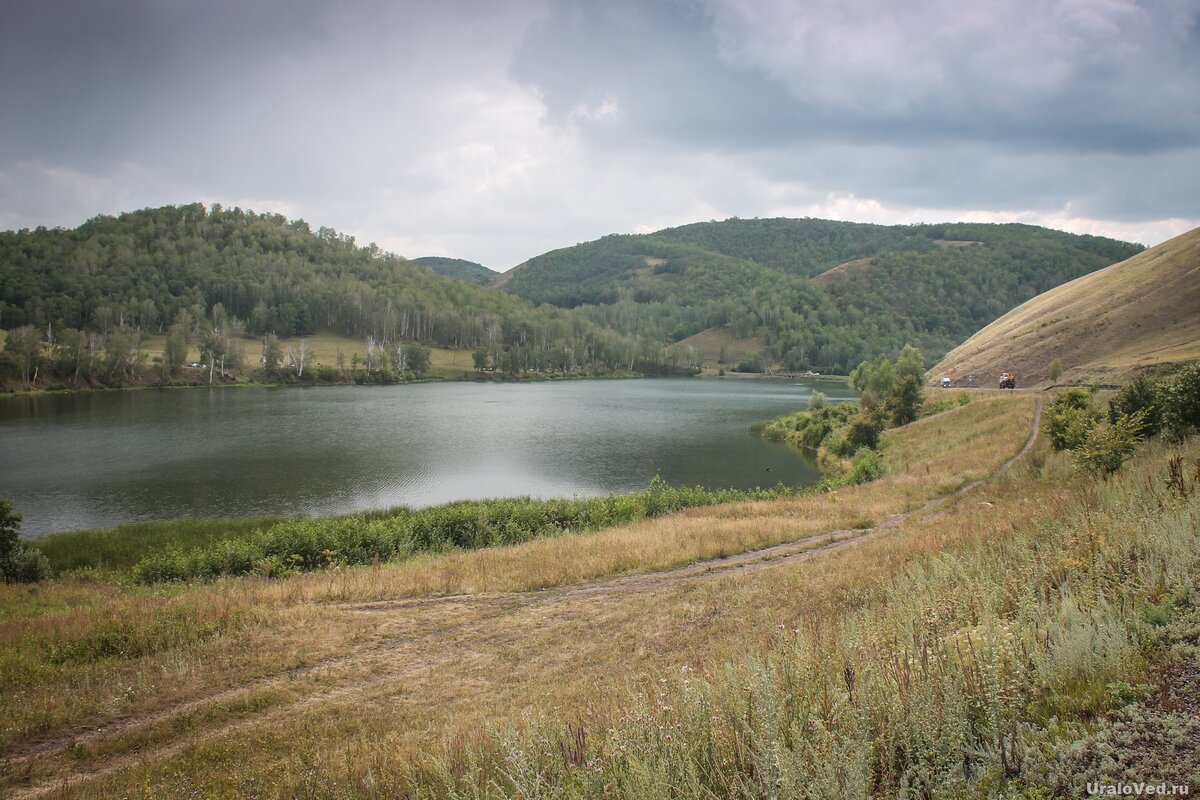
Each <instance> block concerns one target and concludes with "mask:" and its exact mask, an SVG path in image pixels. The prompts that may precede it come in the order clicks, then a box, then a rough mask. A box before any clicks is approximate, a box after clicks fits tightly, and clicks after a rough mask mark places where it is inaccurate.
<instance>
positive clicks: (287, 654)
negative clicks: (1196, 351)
mask: <svg viewBox="0 0 1200 800" xmlns="http://www.w3.org/2000/svg"><path fill="white" fill-rule="evenodd" d="M1033 409H1034V398H1033V397H1031V396H1020V395H1017V396H1011V395H996V396H994V397H990V398H980V399H978V400H976V401H975V402H972V403H971V404H970V405H968V406H966V407H964V408H960V409H955V410H954V411H950V412H946V413H945V414H942V415H939V416H937V417H933V418H930V419H927V420H923V421H922V422H921V423H918V424H917V425H914V426H910V427H909V428H907V429H903V430H901V431H896V432H893V433H892V434H889V445H888V449H887V456H886V458H887V461H888V464H889V467H890V469H891V473H890V474H889V477H888V478H886V479H885V480H883V481H880V482H878V483H876V484H872V485H867V486H860V487H854V488H853V489H845V490H841V491H839V492H838V493H837V494H836V495H832V496H820V497H810V498H798V499H794V500H781V501H774V502H770V503H737V504H731V505H728V506H722V507H716V508H709V509H694V510H692V511H689V512H687V513H684V514H680V515H676V516H674V517H670V518H665V519H659V520H652V521H648V522H644V523H638V524H635V525H630V526H627V527H625V528H621V529H616V530H610V531H603V532H600V533H596V534H592V535H582V536H572V537H565V538H562V539H555V540H547V541H539V542H531V543H527V544H524V545H520V546H517V547H512V548H504V549H497V550H488V551H478V552H474V553H456V554H451V555H448V556H444V557H441V558H431V559H425V560H421V561H414V562H409V563H405V564H399V565H387V566H380V567H368V568H361V569H354V570H348V571H344V572H336V571H334V572H328V573H322V574H314V575H306V576H301V577H298V578H294V579H288V580H279V581H267V580H260V579H244V580H231V581H227V582H222V583H219V584H215V585H207V586H197V587H190V588H184V587H180V588H178V589H174V590H171V591H170V592H168V593H167V595H166V596H159V594H158V593H156V592H153V591H150V590H132V589H119V588H116V587H110V586H102V585H100V586H97V585H85V584H78V583H50V584H47V585H46V586H43V587H39V588H37V589H35V590H33V591H34V593H35V595H36V597H31V596H28V595H26V594H25V593H26V592H28V591H29V590H28V589H25V588H21V587H7V586H6V587H2V590H0V620H2V621H0V643H6V644H8V645H10V646H11V645H13V644H14V643H16V644H19V645H20V646H21V647H24V648H28V649H31V650H33V649H39V648H45V647H46V646H47V645H48V643H70V642H72V641H78V640H87V639H88V637H89V636H93V635H94V632H95V630H96V629H97V628H101V629H103V627H104V625H105V624H107V623H108V622H110V621H111V620H125V621H127V622H128V623H129V626H130V628H131V629H135V630H141V629H146V628H153V627H154V626H155V625H156V624H158V622H160V621H162V620H164V619H166V620H172V619H175V620H178V619H186V620H188V621H189V623H190V626H191V627H192V628H193V629H195V628H197V627H198V626H203V625H205V624H210V623H211V624H214V625H216V627H217V628H218V633H216V634H215V635H213V636H210V637H207V638H204V639H202V640H199V641H192V642H189V641H188V640H187V636H186V635H185V634H179V636H180V640H179V646H177V647H173V646H169V647H167V648H166V649H163V650H161V651H158V652H152V653H149V654H147V655H139V656H134V657H121V656H119V655H117V656H113V657H109V658H105V659H102V660H98V661H93V662H89V663H84V664H75V665H73V664H70V663H67V664H62V665H59V666H57V667H52V668H48V669H44V670H43V671H42V672H40V673H36V674H30V675H27V676H24V678H23V679H18V680H17V681H16V682H15V685H14V684H8V683H6V684H5V685H4V687H3V693H2V694H0V707H3V708H5V709H7V711H5V712H4V718H3V719H4V728H3V735H2V738H0V741H3V742H4V744H5V747H6V749H7V750H8V751H9V754H10V757H12V758H11V759H10V761H9V763H8V765H7V766H6V767H5V768H4V769H3V771H2V772H0V786H6V787H7V788H8V789H9V790H10V791H11V792H14V793H16V796H26V795H28V796H34V795H36V793H37V791H36V790H37V788H38V787H48V788H53V787H54V786H55V785H56V782H57V781H58V780H60V779H62V778H63V777H65V776H70V775H76V776H78V775H80V774H83V773H87V772H89V771H93V770H101V771H102V773H101V775H100V776H99V778H98V779H97V780H95V781H92V782H88V783H82V784H80V785H79V786H78V787H76V788H75V789H73V790H72V791H70V792H69V793H68V794H69V795H71V796H81V797H108V796H114V795H118V796H119V795H120V794H126V793H140V789H141V788H143V787H144V786H145V785H147V784H148V785H150V786H152V787H154V788H155V790H156V791H159V792H162V791H168V790H170V791H175V790H176V789H178V786H179V781H180V780H181V779H180V778H178V777H174V776H177V775H182V776H186V779H185V782H186V783H188V784H190V785H194V786H196V787H198V788H199V789H200V790H201V792H202V793H203V794H227V793H245V794H250V793H253V791H251V789H253V788H254V787H263V786H267V785H271V784H272V783H276V782H278V781H279V780H281V779H283V780H284V782H285V783H286V782H289V781H301V782H302V781H303V775H304V773H305V770H308V769H312V768H314V765H317V766H319V768H321V769H331V768H335V767H336V769H337V770H346V769H355V768H357V767H361V766H364V765H366V764H369V763H372V762H373V761H380V763H382V762H387V763H388V764H391V765H393V766H394V762H395V761H396V759H397V758H401V757H409V756H413V755H415V754H418V753H419V752H421V751H424V750H427V749H429V748H431V747H433V748H435V749H436V747H437V746H439V743H440V742H442V741H443V740H444V739H445V737H455V736H460V737H465V738H470V737H472V736H474V735H476V734H478V732H479V731H480V730H482V729H484V727H486V726H487V725H489V724H492V723H497V724H498V723H513V722H517V723H519V722H520V721H521V720H523V719H532V718H533V717H536V716H537V715H539V714H542V713H552V712H553V713H556V714H558V715H559V716H561V717H567V718H571V719H584V718H587V719H593V720H599V719H603V718H604V717H605V715H606V714H609V713H611V709H613V708H614V707H617V706H619V705H621V704H622V702H623V701H624V700H625V699H626V698H627V697H628V691H629V689H630V688H631V687H634V688H636V687H643V688H645V687H648V686H649V685H650V683H649V682H651V681H652V680H654V679H655V676H656V675H658V674H660V672H661V671H662V670H675V671H678V670H679V669H680V667H681V665H683V664H687V665H689V666H691V667H695V668H697V669H701V670H702V669H704V668H705V666H704V665H706V664H712V663H719V662H720V660H721V659H723V658H727V657H728V656H729V655H730V654H732V653H735V652H744V651H746V650H747V649H754V648H757V647H761V646H762V645H763V644H764V643H765V642H766V641H767V640H768V639H769V638H770V636H771V635H772V634H773V632H774V631H776V630H777V628H776V626H777V625H784V626H789V625H795V624H797V619H798V618H799V617H800V616H804V615H809V616H811V615H817V616H818V617H819V616H821V615H828V614H832V613H834V612H835V611H836V610H837V609H839V608H843V607H852V606H854V605H856V604H861V603H863V602H866V600H867V599H868V598H869V596H870V594H869V587H870V581H872V580H876V579H878V578H879V577H880V576H885V575H886V574H888V571H889V570H891V569H894V568H895V566H896V564H899V563H902V562H903V561H904V559H905V558H908V557H911V555H912V554H913V553H914V552H919V551H921V550H922V549H923V548H929V547H943V546H947V543H948V542H950V541H952V540H953V539H954V537H956V536H957V537H959V538H963V537H969V536H972V535H977V533H978V531H979V522H980V520H979V518H978V514H975V513H974V511H975V505H976V503H977V502H978V501H977V499H975V498H970V499H967V500H965V501H964V502H962V503H959V504H958V507H957V508H955V509H952V510H951V511H950V514H948V515H947V516H946V517H943V518H942V519H940V520H939V521H938V524H937V526H936V528H935V529H932V530H931V529H928V528H926V527H925V526H923V525H922V524H921V523H920V521H919V519H918V518H912V519H910V520H909V521H908V522H907V523H904V524H903V525H902V526H901V527H900V528H897V529H895V530H894V531H891V532H889V533H888V535H887V536H884V537H880V538H878V539H876V540H871V541H869V542H863V543H862V544H860V545H858V546H857V547H855V548H854V549H853V550H852V551H846V552H840V553H830V554H828V555H827V556H825V557H823V558H821V559H820V560H819V561H818V560H816V559H813V560H811V561H803V560H801V561H792V562H788V565H787V566H786V567H772V568H770V569H767V568H764V567H766V566H769V565H770V563H771V562H764V563H759V564H757V565H752V566H753V569H750V568H747V569H745V570H740V569H733V570H728V571H726V572H716V573H711V574H708V575H707V576H706V574H705V573H698V574H696V575H692V576H690V577H688V578H687V579H686V580H685V579H678V580H674V579H672V580H660V579H658V578H657V577H650V578H647V579H645V580H642V581H641V582H634V583H630V582H624V583H623V582H621V581H612V580H607V581H603V580H602V581H601V582H599V583H591V584H588V583H580V581H587V580H593V581H595V580H597V579H602V578H606V577H609V576H612V575H615V574H620V573H630V572H651V571H654V570H660V569H664V568H668V567H671V566H678V565H680V564H687V563H689V562H691V561H695V560H698V559H702V558H708V557H711V556H713V555H719V554H722V553H733V552H737V551H739V550H744V549H747V548H757V547H764V546H767V545H769V544H772V543H775V542H779V541H788V540H792V539H803V538H804V537H806V536H812V535H814V534H817V533H820V532H821V531H826V530H830V529H833V528H840V527H848V526H854V525H855V524H858V523H861V522H862V521H864V520H865V521H870V520H874V521H878V520H879V519H881V518H883V517H884V516H887V515H889V514H892V513H896V512H897V511H904V510H906V509H908V508H912V507H915V505H918V504H919V503H920V502H921V501H922V500H924V499H927V498H930V497H934V496H937V495H939V494H944V493H945V492H946V491H947V490H949V489H951V488H954V487H956V486H959V485H961V484H962V483H964V482H966V481H969V480H973V479H976V478H978V477H982V476H983V475H984V474H987V473H989V472H990V471H992V470H994V469H995V468H996V467H997V466H998V465H999V464H1000V463H1002V462H1003V461H1004V460H1006V459H1007V458H1009V457H1010V456H1012V455H1013V454H1014V453H1015V452H1016V451H1017V449H1018V448H1019V447H1020V446H1021V444H1022V443H1023V442H1024V440H1025V437H1026V436H1027V434H1028V431H1029V427H1030V422H1031V419H1032V414H1033ZM964 443H969V446H968V447H967V448H965V449H966V452H965V453H964V452H959V451H960V450H963V449H964V448H963V445H964ZM1011 483H1012V484H1013V486H1009V485H1008V483H1005V484H1002V485H999V486H997V487H995V488H994V489H993V490H989V493H988V495H987V496H988V499H989V500H991V501H993V502H994V503H996V505H997V506H999V505H1000V504H1001V502H1002V501H1001V499H1000V497H999V496H997V495H996V493H999V494H1000V495H1003V496H1004V497H1008V496H1009V495H1011V499H1012V502H1016V503H1020V502H1026V503H1028V502H1029V501H1028V499H1027V498H1028V497H1029V496H1030V495H1029V492H1030V491H1032V490H1031V489H1029V488H1028V486H1027V485H1026V483H1024V482H1020V481H1019V480H1016V479H1014V481H1012V482H1011ZM1017 484H1020V486H1019V488H1014V487H1016V486H1017ZM1046 490H1047V491H1048V490H1049V489H1046ZM1038 491H1042V490H1038ZM1020 498H1026V500H1021V499H1020ZM1004 502H1007V501H1004ZM1014 513H1016V512H1014ZM1020 513H1025V512H1020ZM960 517H961V519H960ZM995 519H996V516H994V515H989V516H988V517H985V518H983V520H982V522H983V523H984V527H985V528H986V526H987V525H989V524H993V523H994V520H995ZM1004 519H1005V521H1006V523H1009V522H1011V521H1012V519H1013V515H1012V514H1007V513H1006V516H1005V517H1004ZM913 537H916V538H915V539H914V538H913ZM780 563H782V562H780ZM539 588H544V591H532V590H535V589H539ZM370 601H383V602H370ZM222 620H225V621H226V622H225V623H222ZM222 625H224V627H222ZM98 727H102V728H104V729H105V730H104V731H101V732H96V730H95V729H96V728H98ZM31 740H32V741H34V742H36V741H41V742H42V745H41V748H42V749H40V750H39V749H38V747H37V746H33V745H31V743H30V742H31ZM135 751H136V752H137V753H138V755H137V756H136V757H135V756H133V755H131V754H132V753H134V752H135ZM339 759H341V761H340V762H338V760H339ZM335 762H338V763H337V764H335ZM22 787H24V788H22Z"/></svg>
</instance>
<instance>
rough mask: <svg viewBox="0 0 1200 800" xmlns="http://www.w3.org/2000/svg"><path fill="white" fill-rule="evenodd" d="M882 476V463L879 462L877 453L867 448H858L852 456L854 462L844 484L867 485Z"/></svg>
mask: <svg viewBox="0 0 1200 800" xmlns="http://www.w3.org/2000/svg"><path fill="white" fill-rule="evenodd" d="M881 475H883V463H882V462H881V461H880V460H879V451H877V450H872V449H871V448H869V447H863V448H860V449H859V451H858V452H857V453H855V454H854V461H853V464H852V465H851V467H850V473H849V474H848V475H847V476H846V482H847V483H850V484H859V483H868V482H870V481H873V480H875V479H876V478H878V477H880V476H881Z"/></svg>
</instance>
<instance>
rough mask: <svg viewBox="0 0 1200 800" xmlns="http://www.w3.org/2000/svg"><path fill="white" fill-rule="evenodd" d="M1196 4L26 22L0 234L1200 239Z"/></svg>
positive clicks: (479, 240)
mask: <svg viewBox="0 0 1200 800" xmlns="http://www.w3.org/2000/svg"><path fill="white" fill-rule="evenodd" d="M1198 20H1200V7H1197V6H1196V5H1195V3H1194V2H1192V0H1155V2H1152V3H1151V2H1144V3H1135V2H1131V1H1130V0H1105V2H1094V1H1092V0H1059V1H1058V2H1049V3H1034V2H1023V1H1022V0H995V2H989V3H988V4H986V7H985V6H979V7H978V10H976V7H975V6H972V5H971V4H965V5H964V4H962V3H954V2H950V0H914V2H911V3H905V4H903V5H902V6H897V5H896V4H894V3H888V2H883V0H811V1H810V2H804V3H795V2H791V1H790V0H658V1H656V2H635V1H634V0H611V1H610V2H605V3H594V2H590V1H589V0H545V2H540V1H539V0H506V1H505V2H483V1H482V0H476V1H475V2H436V1H435V0H421V2H401V3H392V2H385V0H361V1H360V2H342V3H333V2H324V1H322V0H304V1H302V2H291V1H287V2H285V0H260V1H256V2H254V3H244V2H236V1H235V0H211V1H210V2H203V3H202V2H175V1H174V0H75V1H74V2H68V1H66V0H63V1H62V2H55V3H46V2H41V1H40V0H10V2H7V3H5V4H3V5H0V45H3V46H2V47H0V69H2V70H3V74H5V76H6V77H7V78H9V79H8V80H6V81H5V82H3V84H0V103H3V105H4V108H6V109H7V110H8V111H7V112H6V113H5V114H4V115H3V116H2V117H0V226H4V227H23V226H29V225H36V224H51V225H53V224H62V225H75V224H78V223H79V222H81V221H83V220H84V219H86V218H87V217H90V216H92V215H93V214H95V213H100V212H106V213H111V212H115V211H120V210H127V209H131V208H137V207H141V206H145V205H157V204H161V203H166V202H177V203H179V202H190V201H192V200H195V199H203V200H206V201H219V202H222V203H226V204H241V205H246V206H250V207H255V208H261V209H268V210H279V211H282V212H283V213H287V214H290V215H293V216H304V217H306V218H308V219H309V220H310V221H312V222H314V223H316V224H323V225H332V226H335V227H338V228H341V229H343V230H347V231H349V232H351V233H354V234H356V235H357V236H358V237H359V238H360V240H362V241H368V240H374V241H378V242H379V243H380V244H381V245H383V246H385V247H389V248H392V249H395V250H397V251H399V252H402V253H405V254H407V255H414V256H415V255H423V254H426V253H437V254H445V255H455V256H460V257H465V258H472V259H475V260H479V261H482V262H484V263H486V264H488V265H489V266H493V267H498V268H505V267H508V266H512V265H513V264H515V263H518V262H519V261H521V260H524V258H527V257H529V256H531V255H534V254H536V253H538V252H541V251H543V250H546V249H550V248H552V247H558V246H563V245H566V244H572V243H574V242H576V241H582V240H585V239H588V238H594V237H595V236H599V235H602V234H605V233H609V232H613V231H629V230H640V229H649V228H653V227H659V226H663V225H669V224H678V223H683V222H688V221H692V220H695V219H708V218H712V217H723V216H726V215H730V214H740V215H743V216H752V215H763V216H767V215H775V214H780V213H812V214H814V215H823V214H825V215H833V216H836V215H841V216H847V217H852V218H863V219H870V220H871V221H880V222H889V221H895V222H907V221H913V220H914V219H920V218H925V217H926V216H928V215H934V214H936V215H938V216H937V217H931V218H934V219H945V218H953V217H967V216H970V217H971V218H976V216H977V215H983V217H987V215H989V214H991V215H992V216H993V217H994V218H996V219H1021V220H1023V221H1032V222H1038V221H1045V222H1048V223H1052V224H1055V225H1058V226H1062V227H1068V228H1072V229H1079V230H1087V231H1089V232H1100V233H1112V234H1115V235H1129V236H1134V235H1136V236H1138V237H1141V238H1143V239H1144V240H1145V239H1157V238H1163V237H1165V236H1166V235H1170V234H1171V233H1175V232H1179V230H1180V229H1181V228H1183V227H1189V226H1193V225H1195V224H1198V223H1200V195H1197V193H1195V192H1194V190H1193V188H1192V187H1191V186H1190V185H1189V184H1188V181H1189V176H1192V175H1194V174H1196V172H1197V167H1198V166H1200V22H1198Z"/></svg>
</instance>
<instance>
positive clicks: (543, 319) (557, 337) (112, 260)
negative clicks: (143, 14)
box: [0, 204, 661, 369]
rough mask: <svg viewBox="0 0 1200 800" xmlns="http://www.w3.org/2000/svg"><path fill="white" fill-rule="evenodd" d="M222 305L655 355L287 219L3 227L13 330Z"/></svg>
mask: <svg viewBox="0 0 1200 800" xmlns="http://www.w3.org/2000/svg"><path fill="white" fill-rule="evenodd" d="M218 305H219V306H220V315H221V318H222V319H225V318H227V317H232V318H237V319H238V320H240V323H244V325H245V331H246V332H247V333H248V334H251V335H254V334H266V333H275V334H277V335H279V336H293V335H298V334H309V333H313V332H315V331H316V330H317V329H318V328H324V329H329V330H333V331H336V332H340V333H345V334H348V335H354V336H363V337H371V338H373V339H375V340H377V341H379V342H389V341H396V340H399V339H410V340H418V341H423V342H426V343H430V344H440V345H444V346H448V347H469V348H476V347H484V348H488V349H489V350H491V351H492V354H493V357H494V358H495V360H496V363H499V360H500V359H499V356H500V355H501V353H502V352H508V353H509V354H510V359H509V360H510V361H511V362H513V363H520V364H522V365H524V364H526V363H528V364H529V365H530V366H529V367H528V368H530V369H533V368H538V369H545V368H573V367H575V366H577V365H581V364H602V365H605V366H610V367H617V366H623V367H624V368H625V369H629V368H631V364H634V362H635V361H638V360H639V359H642V353H641V351H640V349H639V348H638V346H637V344H636V343H635V342H633V341H632V340H631V339H629V338H627V337H624V336H622V335H620V334H618V333H615V332H613V331H609V330H604V329H602V328H600V327H599V326H597V325H594V324H592V323H590V322H588V321H587V320H586V319H583V318H581V317H580V316H578V315H575V314H571V313H569V312H564V311H561V310H559V309H554V308H548V307H542V308H535V307H534V306H533V305H531V304H530V303H529V302H527V301H525V300H523V299H520V298H518V297H515V296H512V295H507V294H504V293H501V292H495V291H491V290H489V289H486V288H484V287H482V286H478V285H474V284H471V283H468V282H466V281H462V280H456V279H453V278H447V277H443V276H441V275H438V274H436V273H434V272H433V271H431V270H429V269H427V268H425V267H422V266H419V265H417V264H414V263H413V262H411V261H406V260H404V259H402V258H400V257H398V256H395V255H392V254H389V253H385V252H383V251H381V250H380V249H379V248H378V247H376V246H375V245H373V244H372V245H368V246H366V247H359V246H358V245H357V244H356V243H355V241H354V239H353V238H352V237H348V236H344V235H341V234H338V233H337V232H336V231H333V230H331V229H329V228H320V229H318V230H317V231H315V232H314V231H312V230H311V229H310V228H309V226H308V224H307V223H306V222H304V221H302V220H295V221H289V220H287V219H286V218H284V217H283V216H280V215H278V214H256V213H254V212H253V211H245V210H242V209H237V208H235V209H222V208H221V207H220V206H218V205H214V206H213V207H212V208H211V209H210V208H205V207H204V206H203V205H200V204H192V205H186V206H179V207H176V206H166V207H163V208H155V209H144V210H141V211H135V212H131V213H126V214H121V215H119V216H117V217H110V216H99V217H96V218H94V219H92V220H90V221H88V222H87V223H85V224H83V225H81V226H80V227H78V228H76V229H74V230H63V229H46V228H38V229H36V230H32V231H30V230H22V231H19V232H11V231H10V232H3V233H0V328H6V329H11V328H14V327H18V326H22V325H32V326H34V328H35V329H37V330H40V331H43V332H44V331H46V330H47V327H48V326H49V327H50V328H51V329H52V330H56V329H62V328H73V329H77V330H88V331H96V332H99V333H101V334H104V333H107V332H108V331H109V330H110V329H128V330H132V331H141V332H152V333H159V332H164V331H166V330H167V329H168V328H169V327H170V326H171V324H172V322H173V321H175V320H176V319H177V318H178V317H179V316H180V312H181V311H186V312H188V313H187V315H185V316H189V317H190V318H191V319H193V320H204V319H206V318H214V317H213V314H214V312H213V309H214V307H216V306H218ZM659 353H660V354H661V348H660V350H659Z"/></svg>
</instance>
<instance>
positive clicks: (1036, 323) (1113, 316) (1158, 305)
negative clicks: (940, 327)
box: [929, 228, 1200, 385]
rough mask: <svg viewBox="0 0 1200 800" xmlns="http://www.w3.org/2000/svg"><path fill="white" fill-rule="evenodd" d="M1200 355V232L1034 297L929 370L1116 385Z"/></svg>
mask: <svg viewBox="0 0 1200 800" xmlns="http://www.w3.org/2000/svg"><path fill="white" fill-rule="evenodd" d="M1196 359H1200V228H1197V229H1195V230H1193V231H1190V232H1188V233H1185V234H1183V235H1182V236H1177V237H1175V238H1174V239H1171V240H1170V241H1167V242H1164V243H1162V244H1160V245H1158V246H1156V247H1152V248H1150V249H1149V250H1146V251H1145V252H1142V253H1139V254H1138V255H1136V256H1134V257H1133V258H1130V259H1128V260H1126V261H1122V262H1121V263H1119V264H1113V265H1112V266H1110V267H1106V268H1105V269H1102V270H1099V271H1097V272H1093V273H1091V274H1089V275H1086V276H1084V277H1081V278H1077V279H1075V280H1073V281H1071V282H1069V283H1066V284H1064V285H1062V286H1058V287H1056V288H1054V289H1051V290H1050V291H1048V292H1045V293H1043V294H1040V295H1038V296H1037V297H1034V298H1033V299H1032V300H1029V301H1027V302H1025V303H1023V304H1021V305H1020V306H1018V307H1017V308H1014V309H1013V310H1012V311H1010V312H1008V313H1007V314H1005V315H1004V316H1002V317H1001V318H1000V319H997V320H996V321H995V322H993V323H991V324H990V325H988V326H987V327H985V328H983V330H981V331H979V332H978V333H976V334H975V335H974V336H972V337H971V338H970V339H968V340H967V341H965V342H963V344H961V345H959V346H958V347H956V348H955V349H954V350H953V351H952V352H950V353H949V354H948V355H947V356H946V358H945V359H944V360H943V361H942V363H940V364H938V365H937V366H936V367H934V368H933V369H932V370H930V373H929V374H930V376H932V377H934V378H938V377H941V376H943V375H944V376H946V377H950V378H961V377H964V376H966V375H968V374H975V375H978V376H980V381H981V382H983V381H986V382H987V383H986V384H985V385H990V383H991V381H993V380H994V379H995V377H996V375H998V374H999V373H1000V372H1005V371H1011V372H1014V373H1016V375H1017V379H1018V381H1019V382H1020V383H1022V384H1026V385H1036V384H1039V383H1045V382H1048V381H1049V378H1050V367H1051V364H1053V362H1054V361H1056V360H1057V361H1058V362H1059V365H1060V366H1061V367H1062V369H1063V373H1062V375H1061V376H1060V377H1059V378H1058V381H1059V382H1063V383H1119V382H1122V381H1123V380H1125V379H1126V378H1128V377H1129V376H1130V375H1131V374H1132V373H1135V372H1137V371H1139V370H1143V369H1146V368H1148V367H1155V366H1159V365H1163V364H1173V363H1182V362H1187V361H1193V360H1196Z"/></svg>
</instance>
